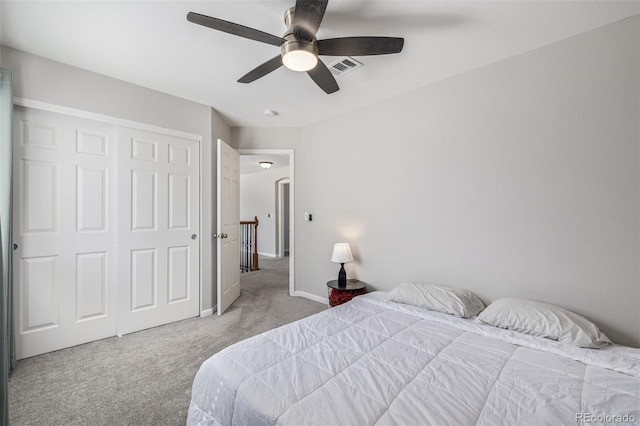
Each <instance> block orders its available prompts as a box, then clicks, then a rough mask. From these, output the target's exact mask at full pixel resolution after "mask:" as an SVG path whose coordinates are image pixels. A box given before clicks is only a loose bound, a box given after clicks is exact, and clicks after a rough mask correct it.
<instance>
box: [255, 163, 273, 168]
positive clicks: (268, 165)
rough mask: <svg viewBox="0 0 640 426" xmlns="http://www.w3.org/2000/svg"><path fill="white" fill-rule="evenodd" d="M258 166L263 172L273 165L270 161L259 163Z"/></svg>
mask: <svg viewBox="0 0 640 426" xmlns="http://www.w3.org/2000/svg"><path fill="white" fill-rule="evenodd" d="M258 164H260V167H262V168H263V169H265V170H266V169H268V168H269V167H271V166H273V163H272V162H271V161H260V162H259V163H258Z"/></svg>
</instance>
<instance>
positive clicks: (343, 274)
mask: <svg viewBox="0 0 640 426" xmlns="http://www.w3.org/2000/svg"><path fill="white" fill-rule="evenodd" d="M338 287H347V271H345V270H344V263H341V264H340V272H338Z"/></svg>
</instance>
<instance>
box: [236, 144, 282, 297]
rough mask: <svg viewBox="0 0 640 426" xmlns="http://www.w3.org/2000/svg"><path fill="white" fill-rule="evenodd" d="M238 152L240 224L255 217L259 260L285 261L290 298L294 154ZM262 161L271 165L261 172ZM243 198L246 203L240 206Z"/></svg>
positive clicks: (261, 150) (263, 151)
mask: <svg viewBox="0 0 640 426" xmlns="http://www.w3.org/2000/svg"><path fill="white" fill-rule="evenodd" d="M238 152H239V153H240V163H241V164H240V174H241V178H240V192H241V206H240V211H241V215H240V220H248V219H253V218H254V217H258V222H259V225H258V254H259V255H260V256H262V257H266V258H269V257H271V258H279V259H285V258H286V259H288V263H289V265H288V271H289V285H288V287H289V288H288V291H289V295H290V296H293V295H294V291H295V277H294V270H295V250H294V247H295V244H294V217H295V215H294V206H295V203H294V151H293V150H289V149H240V150H238ZM265 161H266V162H270V163H272V165H271V167H269V168H266V169H265V168H261V166H260V165H259V164H258V163H259V162H265ZM243 164H244V165H243ZM243 176H244V177H243ZM243 183H244V184H243ZM243 197H244V198H245V199H246V200H249V201H245V203H243V202H242V198H243ZM243 215H244V216H247V218H248V219H247V218H245V217H244V216H243Z"/></svg>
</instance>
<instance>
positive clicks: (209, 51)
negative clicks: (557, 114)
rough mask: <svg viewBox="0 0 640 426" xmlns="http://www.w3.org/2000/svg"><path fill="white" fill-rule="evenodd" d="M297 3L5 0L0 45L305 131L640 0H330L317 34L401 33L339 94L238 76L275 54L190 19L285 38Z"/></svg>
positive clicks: (620, 12) (287, 75)
mask: <svg viewBox="0 0 640 426" xmlns="http://www.w3.org/2000/svg"><path fill="white" fill-rule="evenodd" d="M294 3H295V2H294V0H290V1H270V0H254V1H249V0H235V1H229V0H227V1H220V0H212V1H199V2H198V1H104V2H97V1H69V2H61V1H51V0H49V1H42V2H39V1H13V0H12V1H7V0H1V1H0V15H1V16H0V41H1V43H2V44H4V45H6V46H9V47H12V48H15V49H19V50H23V51H26V52H30V53H33V54H36V55H40V56H44V57H46V58H49V59H53V60H55V61H60V62H64V63H67V64H71V65H74V66H77V67H80V68H84V69H87V70H90V71H95V72H97V73H101V74H104V75H108V76H111V77H115V78H118V79H121V80H125V81H128V82H131V83H135V84H138V85H141V86H145V87H148V88H151V89H155V90H158V91H161V92H165V93H169V94H172V95H175V96H178V97H182V98H186V99H190V100H193V101H196V102H199V103H202V104H206V105H210V106H212V107H214V108H216V109H217V110H218V111H219V112H220V113H221V114H222V115H223V117H224V118H225V119H226V120H227V121H228V123H229V124H231V125H232V126H268V127H270V126H303V125H307V124H310V123H313V122H316V121H319V120H321V119H324V118H327V117H330V116H333V115H337V114H340V113H342V112H344V111H348V110H352V109H354V108H357V107H360V106H363V105H367V104H370V103H373V102H375V101H378V100H381V99H385V98H387V97H391V96H394V95H397V94H401V93H404V92H408V91H411V90H414V89H416V88H418V87H422V86H425V85H428V84H432V83H434V82H437V81H440V80H442V79H445V78H447V77H450V76H454V75H458V74H461V73H464V72H467V71H470V70H473V69H476V68H479V67H482V66H484V65H487V64H491V63H495V62H497V61H501V60H504V59H506V58H509V57H511V56H514V55H518V54H521V53H524V52H526V51H530V50H533V49H536V48H539V47H541V46H545V45H548V44H550V43H553V42H555V41H558V40H561V39H564V38H567V37H571V36H573V35H576V34H579V33H581V32H585V31H588V30H590V29H593V28H597V27H600V26H603V25H606V24H609V23H611V22H615V21H618V20H620V19H624V18H627V17H629V16H632V15H636V14H639V13H640V2H639V1H611V0H608V1H584V0H583V1H463V2H460V1H438V2H436V1H421V0H413V1H401V0H386V1H382V0H364V1H363V0H330V2H329V6H328V8H327V12H326V15H325V19H324V21H323V23H322V25H321V27H320V30H319V31H318V34H317V35H318V38H319V39H322V38H332V37H341V36H356V35H378V36H395V37H398V36H399V37H404V38H405V46H404V50H403V51H402V52H401V53H400V54H397V55H386V56H377V57H358V58H357V59H358V60H359V61H360V62H362V63H363V64H364V67H362V68H360V69H358V70H355V71H353V72H351V73H349V74H347V75H344V76H342V77H340V78H338V79H337V82H338V84H339V85H340V88H341V90H340V91H338V92H336V93H334V94H332V95H326V94H325V93H324V92H322V91H321V90H320V89H319V88H318V87H317V86H316V85H315V84H314V83H313V82H312V81H311V79H310V78H309V77H308V76H307V75H305V74H304V73H296V72H293V71H289V70H287V69H285V68H284V67H282V68H280V69H278V70H276V71H274V72H273V73H271V74H269V75H267V76H265V77H263V78H262V79H260V80H257V81H256V82H254V83H251V84H240V83H236V81H237V79H238V78H240V77H241V76H242V75H244V74H245V73H246V72H248V71H249V70H251V69H253V68H255V67H256V66H257V65H259V64H261V63H262V62H265V61H266V60H268V59H270V58H272V57H273V56H275V55H277V54H278V52H279V49H278V48H277V47H275V46H271V45H268V44H263V43H259V42H255V41H252V40H247V39H243V38H240V37H235V36H232V35H229V34H225V33H221V32H218V31H214V30H212V29H209V28H205V27H202V26H199V25H195V24H192V23H190V22H188V21H187V20H186V15H187V12H189V11H193V12H197V13H201V14H205V15H210V16H214V17H217V18H221V19H224V20H228V21H233V22H237V23H240V24H242V25H245V26H249V27H253V28H256V29H259V30H262V31H265V32H268V33H271V34H274V35H277V36H281V35H282V34H283V32H284V30H285V27H284V21H283V16H284V11H285V10H286V9H287V8H288V7H290V6H293V4H294ZM321 58H323V60H325V62H326V63H330V62H331V60H332V59H335V58H331V57H321ZM266 108H269V109H274V110H277V111H278V112H279V113H280V115H278V116H277V117H274V118H267V117H264V116H263V110H264V109H266Z"/></svg>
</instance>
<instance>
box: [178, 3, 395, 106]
mask: <svg viewBox="0 0 640 426" xmlns="http://www.w3.org/2000/svg"><path fill="white" fill-rule="evenodd" d="M328 2H329V0H296V5H295V7H291V8H289V9H287V11H286V12H285V14H284V22H285V24H286V26H287V30H286V32H285V33H284V35H283V36H282V37H278V36H274V35H272V34H268V33H265V32H263V31H260V30H256V29H253V28H249V27H245V26H244V25H240V24H236V23H233V22H229V21H224V20H222V19H218V18H213V17H211V16H206V15H201V14H199V13H194V12H189V13H188V14H187V20H188V21H190V22H193V23H194V24H199V25H203V26H205V27H209V28H213V29H214V30H218V31H223V32H225V33H229V34H233V35H237V36H239V37H244V38H248V39H251V40H255V41H259V42H262V43H267V44H271V45H274V46H278V47H280V54H279V55H278V56H275V57H274V58H272V59H270V60H268V61H267V62H265V63H263V64H262V65H259V66H258V67H256V68H254V69H253V70H251V71H249V72H248V73H247V74H245V75H244V76H242V77H241V78H240V79H239V80H238V82H239V83H251V82H253V81H255V80H257V79H259V78H261V77H264V76H265V75H267V74H269V73H270V72H272V71H275V70H276V69H278V68H280V66H282V65H284V66H285V67H287V68H289V69H290V70H293V71H300V72H306V73H307V74H309V77H311V79H312V80H313V81H314V82H315V83H316V84H317V85H318V86H319V87H320V88H321V89H322V90H324V91H325V92H326V93H327V94H331V93H334V92H337V91H338V90H340V88H339V87H338V83H337V82H336V79H335V78H334V77H333V75H332V74H331V71H329V68H327V66H326V65H325V64H324V63H323V62H322V61H320V60H318V55H329V56H368V55H387V54H391V53H399V52H400V51H401V50H402V46H403V45H404V39H403V38H398V37H340V38H330V39H324V40H317V39H316V33H317V31H318V28H319V27H320V23H321V22H322V18H323V17H324V12H325V10H326V9H327V3H328Z"/></svg>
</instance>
